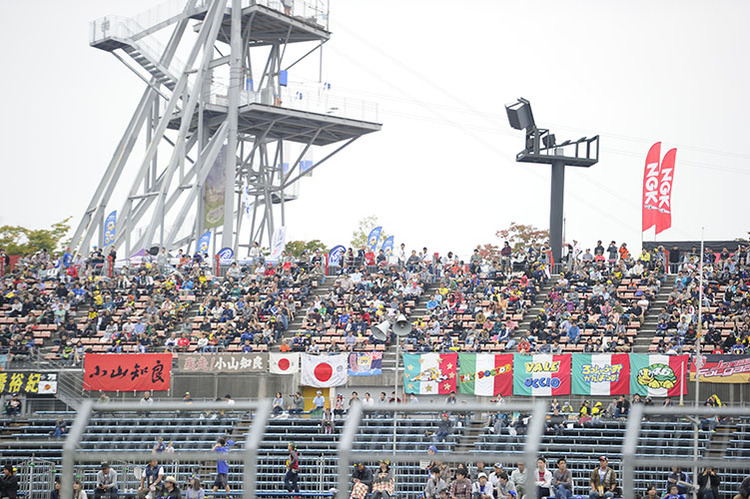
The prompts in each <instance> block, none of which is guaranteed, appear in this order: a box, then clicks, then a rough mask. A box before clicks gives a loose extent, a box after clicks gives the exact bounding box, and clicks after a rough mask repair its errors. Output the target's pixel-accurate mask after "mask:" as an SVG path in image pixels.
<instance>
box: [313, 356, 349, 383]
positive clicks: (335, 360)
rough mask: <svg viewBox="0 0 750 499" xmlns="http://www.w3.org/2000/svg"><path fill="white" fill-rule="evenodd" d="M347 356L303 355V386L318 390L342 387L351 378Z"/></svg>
mask: <svg viewBox="0 0 750 499" xmlns="http://www.w3.org/2000/svg"><path fill="white" fill-rule="evenodd" d="M346 360H347V355H344V354H340V355H308V354H305V353H303V354H302V384H303V385H305V386H315V387H318V388H328V387H330V386H341V385H344V384H346V381H347V379H348V377H349V371H348V369H347V363H346Z"/></svg>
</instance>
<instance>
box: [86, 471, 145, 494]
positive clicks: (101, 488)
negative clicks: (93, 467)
mask: <svg viewBox="0 0 750 499" xmlns="http://www.w3.org/2000/svg"><path fill="white" fill-rule="evenodd" d="M102 496H104V497H106V498H109V499H117V472H116V471H115V470H113V469H112V468H110V467H109V464H108V463H102V469H100V470H99V471H98V472H97V473H96V490H94V499H99V498H100V497H102ZM144 497H145V495H144Z"/></svg>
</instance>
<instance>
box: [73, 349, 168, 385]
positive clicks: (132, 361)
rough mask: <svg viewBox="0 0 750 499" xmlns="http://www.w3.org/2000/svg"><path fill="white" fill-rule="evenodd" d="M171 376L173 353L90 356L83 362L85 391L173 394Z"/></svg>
mask: <svg viewBox="0 0 750 499" xmlns="http://www.w3.org/2000/svg"><path fill="white" fill-rule="evenodd" d="M171 375H172V354H171V353H122V354H116V353H87V354H86V355H85V356H84V358H83V389H84V390H104V391H108V392H114V391H132V390H157V391H158V390H169V383H170V378H171Z"/></svg>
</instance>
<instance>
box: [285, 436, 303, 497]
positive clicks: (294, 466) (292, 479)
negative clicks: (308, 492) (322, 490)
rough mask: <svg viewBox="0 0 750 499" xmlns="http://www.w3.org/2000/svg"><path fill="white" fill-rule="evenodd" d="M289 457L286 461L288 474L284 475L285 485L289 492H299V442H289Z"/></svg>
mask: <svg viewBox="0 0 750 499" xmlns="http://www.w3.org/2000/svg"><path fill="white" fill-rule="evenodd" d="M287 450H288V451H289V459H287V461H286V468H287V471H286V475H285V476H284V487H285V488H286V490H287V492H289V493H291V492H299V453H298V452H297V444H295V443H294V442H289V445H287Z"/></svg>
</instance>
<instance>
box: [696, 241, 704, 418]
mask: <svg viewBox="0 0 750 499" xmlns="http://www.w3.org/2000/svg"><path fill="white" fill-rule="evenodd" d="M704 230H705V227H701V253H700V263H699V265H698V273H699V276H698V334H697V335H696V337H695V407H698V404H699V403H700V386H701V382H700V377H701V376H700V367H699V366H698V365H699V364H701V363H702V362H701V361H700V360H699V359H700V358H701V336H702V335H703V251H704V249H703V245H704V241H703V232H704Z"/></svg>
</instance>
